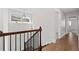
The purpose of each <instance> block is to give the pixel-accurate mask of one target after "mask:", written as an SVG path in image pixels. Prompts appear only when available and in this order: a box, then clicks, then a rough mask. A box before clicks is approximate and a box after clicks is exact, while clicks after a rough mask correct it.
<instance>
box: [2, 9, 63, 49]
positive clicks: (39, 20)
mask: <svg viewBox="0 0 79 59" xmlns="http://www.w3.org/2000/svg"><path fill="white" fill-rule="evenodd" d="M5 10H6V9H5ZM58 10H59V9H55V8H33V9H30V11H31V12H32V22H33V24H32V26H33V28H39V27H40V26H41V27H42V45H44V44H47V43H50V42H55V41H56V39H57V38H58V36H60V35H61V32H62V30H61V26H62V24H61V23H62V19H63V18H62V17H63V14H62V12H61V11H60V10H59V11H58ZM21 11H22V10H21ZM6 12H7V11H6ZM8 12H9V11H8ZM11 13H14V12H13V11H10V12H9V13H8V15H7V14H5V13H4V14H5V16H6V18H8V20H6V21H8V22H7V23H8V26H7V25H6V26H7V27H6V31H7V30H8V31H18V30H26V29H29V28H30V27H31V25H28V24H13V23H10V22H9V20H10V19H9V17H10V16H11ZM15 13H17V14H21V13H19V12H15ZM58 13H59V14H58ZM5 16H4V17H5ZM4 17H3V18H4ZM4 23H5V24H7V23H6V22H5V21H4ZM4 29H5V25H4ZM63 33H64V31H63ZM58 34H60V35H58ZM13 45H14V44H13ZM8 47H9V43H8ZM8 50H9V48H8Z"/></svg>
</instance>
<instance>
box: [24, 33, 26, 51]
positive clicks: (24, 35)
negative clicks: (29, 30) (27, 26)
mask: <svg viewBox="0 0 79 59" xmlns="http://www.w3.org/2000/svg"><path fill="white" fill-rule="evenodd" d="M25 50H26V43H25V33H24V51H25Z"/></svg>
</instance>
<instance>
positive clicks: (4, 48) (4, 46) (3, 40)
mask: <svg viewBox="0 0 79 59" xmlns="http://www.w3.org/2000/svg"><path fill="white" fill-rule="evenodd" d="M3 51H5V36H3Z"/></svg>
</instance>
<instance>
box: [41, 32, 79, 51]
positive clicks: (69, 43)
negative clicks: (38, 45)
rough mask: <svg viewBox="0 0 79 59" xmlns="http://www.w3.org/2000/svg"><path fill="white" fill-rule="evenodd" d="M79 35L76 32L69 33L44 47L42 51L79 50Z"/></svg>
mask: <svg viewBox="0 0 79 59" xmlns="http://www.w3.org/2000/svg"><path fill="white" fill-rule="evenodd" d="M78 42H79V41H78V36H77V35H76V34H75V33H67V34H65V35H64V36H63V37H62V38H60V39H57V41H56V43H50V44H48V45H46V46H45V47H43V48H42V51H78V50H79V49H78V46H79V44H78Z"/></svg>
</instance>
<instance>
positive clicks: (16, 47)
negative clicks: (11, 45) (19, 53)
mask: <svg viewBox="0 0 79 59" xmlns="http://www.w3.org/2000/svg"><path fill="white" fill-rule="evenodd" d="M16 39H17V36H16V34H15V51H16V50H17V40H16Z"/></svg>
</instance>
